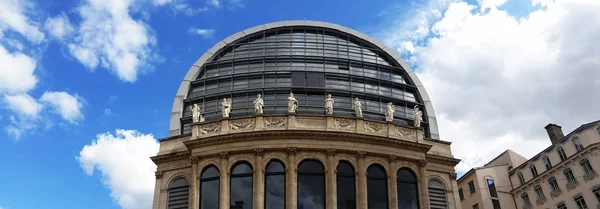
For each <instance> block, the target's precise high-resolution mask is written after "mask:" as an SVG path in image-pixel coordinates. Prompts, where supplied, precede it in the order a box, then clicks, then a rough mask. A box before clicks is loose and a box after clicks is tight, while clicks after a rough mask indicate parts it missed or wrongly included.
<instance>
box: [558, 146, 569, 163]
mask: <svg viewBox="0 0 600 209" xmlns="http://www.w3.org/2000/svg"><path fill="white" fill-rule="evenodd" d="M556 152H557V153H558V157H559V158H560V161H561V162H562V161H565V160H567V158H569V157H568V156H567V153H566V152H565V149H563V148H562V147H559V148H557V149H556Z"/></svg>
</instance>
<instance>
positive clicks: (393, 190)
mask: <svg viewBox="0 0 600 209" xmlns="http://www.w3.org/2000/svg"><path fill="white" fill-rule="evenodd" d="M397 158H398V157H396V156H395V155H390V156H389V157H388V161H389V162H390V168H392V170H390V171H389V173H390V174H389V175H388V185H390V186H389V187H388V188H389V190H388V200H390V201H389V204H390V205H389V206H390V208H398V182H397V179H398V177H397V176H396V175H398V172H397V170H393V169H395V168H396V160H397Z"/></svg>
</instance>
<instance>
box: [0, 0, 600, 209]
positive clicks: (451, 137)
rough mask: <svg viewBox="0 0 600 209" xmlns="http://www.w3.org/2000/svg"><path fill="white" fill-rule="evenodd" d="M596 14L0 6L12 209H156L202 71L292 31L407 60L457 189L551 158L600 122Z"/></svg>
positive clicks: (1, 124) (280, 5)
mask: <svg viewBox="0 0 600 209" xmlns="http://www.w3.org/2000/svg"><path fill="white" fill-rule="evenodd" d="M599 8H600V4H599V3H597V1H592V0H569V1H561V2H556V1H553V0H533V1H521V0H515V1H506V0H477V1H466V2H465V1H455V0H432V1H412V0H411V1H389V0H377V1H362V0H344V1H313V0H310V1H276V0H268V1H256V0H206V1H205V0H193V1H185V0H128V1H121V0H114V1H104V0H102V1H101V0H64V1H39V0H0V128H1V130H0V185H2V186H1V187H0V191H1V192H0V193H1V194H3V195H0V209H29V208H47V209H51V208H61V209H64V208H90V209H93V208H102V209H106V208H131V209H134V208H135V209H137V208H148V207H149V205H150V204H151V200H152V197H151V195H152V192H153V191H152V189H153V184H154V181H153V180H154V175H153V171H154V169H155V168H154V167H153V164H152V162H150V161H149V160H148V157H149V156H151V155H154V154H155V153H156V152H157V147H158V145H157V143H156V141H155V139H158V138H162V137H166V136H167V135H168V126H169V124H168V123H169V116H170V111H171V105H172V102H173V99H174V95H175V93H176V91H177V88H178V87H179V83H180V82H181V80H182V78H183V77H184V75H185V74H186V72H187V70H188V69H189V67H190V66H191V64H193V63H194V62H195V60H196V59H197V58H199V57H200V56H201V55H202V54H203V53H204V51H206V50H207V49H209V48H210V47H212V46H213V45H214V44H215V43H216V42H218V41H220V40H222V39H224V38H225V37H227V36H229V35H231V34H233V33H236V32H238V31H241V30H244V29H246V28H249V27H253V26H256V25H260V24H264V23H268V22H274V21H282V20H295V19H300V20H301V19H306V20H318V21H326V22H333V23H337V24H340V25H343V26H347V27H350V28H354V29H356V30H359V31H361V32H364V33H366V34H369V35H371V36H373V37H376V38H378V39H380V40H382V41H383V42H384V43H386V44H388V45H389V46H391V47H392V48H394V49H397V50H398V52H399V53H401V54H402V56H403V57H404V58H405V59H406V60H407V61H408V62H409V63H410V64H411V65H412V66H413V68H414V69H415V71H417V74H418V75H419V77H420V78H421V81H423V83H424V84H425V86H426V88H427V89H428V92H429V95H430V96H431V98H432V100H433V103H434V107H435V109H436V113H437V115H438V118H439V121H438V123H439V126H440V131H441V136H442V139H443V140H447V141H452V142H453V145H452V149H453V152H454V155H455V156H456V157H457V158H461V159H463V162H461V164H459V166H457V168H456V169H457V171H458V172H459V174H460V173H464V172H466V171H467V170H468V169H469V168H470V167H472V166H478V165H481V164H482V163H484V162H485V161H487V160H490V159H492V158H493V157H495V156H496V155H497V154H500V153H501V152H502V151H504V150H505V149H513V150H515V151H517V152H518V153H521V154H522V155H524V156H525V157H531V156H533V155H535V154H536V153H537V152H539V151H541V150H543V149H544V148H545V147H546V146H548V145H549V144H550V143H549V140H548V139H547V136H545V132H544V130H543V129H542V127H544V126H545V125H546V124H547V123H558V124H560V125H563V128H564V131H565V132H566V133H568V132H569V131H571V130H573V129H574V128H576V127H577V126H579V125H580V124H582V123H587V122H589V121H592V120H596V119H597V118H598V116H599V115H600V107H598V106H597V105H595V106H594V105H589V104H598V103H600V101H599V100H600V99H599V98H597V97H590V96H588V95H587V94H585V93H584V92H586V91H589V89H599V88H600V82H598V81H597V80H593V78H598V77H600V73H599V70H598V69H600V63H598V62H591V61H589V60H600V57H599V56H600V55H599V54H600V53H599V50H600V49H599V48H598V47H590V44H589V43H597V40H595V39H594V37H598V36H600V23H598V22H597V21H596V22H593V21H592V22H590V23H589V24H588V26H587V27H586V29H585V30H581V29H580V28H577V27H578V26H577V25H578V24H576V23H578V22H580V21H584V20H587V19H596V20H597V19H598V18H600V17H599V14H600V13H598V12H597V11H599V10H598V9H599ZM573 31H578V33H575V32H573ZM592 45H593V44H592ZM567 66H568V68H569V69H570V70H569V71H565V70H563V69H565V68H567ZM561 78H568V79H564V80H563V79H561ZM515 98H517V99H516V100H517V101H518V102H515V101H514V100H515ZM556 110H560V111H556ZM118 130H121V131H118ZM490 144H491V145H494V146H489V145H490ZM472 147H476V148H479V149H475V150H476V151H473V150H474V149H472ZM531 147H534V148H531ZM123 159H128V160H123ZM131 176H133V177H131Z"/></svg>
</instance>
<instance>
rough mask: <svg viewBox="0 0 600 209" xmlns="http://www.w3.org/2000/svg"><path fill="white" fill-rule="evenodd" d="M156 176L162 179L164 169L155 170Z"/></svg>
mask: <svg viewBox="0 0 600 209" xmlns="http://www.w3.org/2000/svg"><path fill="white" fill-rule="evenodd" d="M154 177H156V179H161V178H162V177H163V171H155V172H154Z"/></svg>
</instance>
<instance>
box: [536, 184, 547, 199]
mask: <svg viewBox="0 0 600 209" xmlns="http://www.w3.org/2000/svg"><path fill="white" fill-rule="evenodd" d="M535 198H536V199H538V200H541V199H546V196H545V195H544V190H542V187H541V186H537V187H535Z"/></svg>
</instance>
